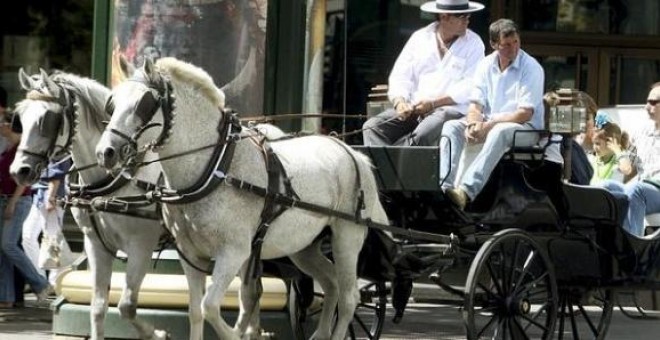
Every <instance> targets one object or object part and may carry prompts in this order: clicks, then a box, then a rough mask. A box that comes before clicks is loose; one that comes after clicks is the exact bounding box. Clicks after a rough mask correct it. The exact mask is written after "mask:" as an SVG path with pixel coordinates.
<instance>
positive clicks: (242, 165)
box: [159, 115, 265, 189]
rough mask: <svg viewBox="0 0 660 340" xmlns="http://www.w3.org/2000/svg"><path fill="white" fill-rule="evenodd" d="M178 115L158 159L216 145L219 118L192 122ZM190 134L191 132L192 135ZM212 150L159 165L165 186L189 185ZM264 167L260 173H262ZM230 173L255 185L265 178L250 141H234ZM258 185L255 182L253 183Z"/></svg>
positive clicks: (194, 180) (207, 160)
mask: <svg viewBox="0 0 660 340" xmlns="http://www.w3.org/2000/svg"><path fill="white" fill-rule="evenodd" d="M183 120H184V119H183V117H181V116H177V123H176V124H175V126H174V129H173V131H172V137H171V138H170V140H169V142H168V143H167V144H166V145H165V146H164V147H163V148H162V149H161V150H160V152H159V156H160V157H161V158H164V157H168V156H172V155H178V154H181V153H185V152H188V151H191V150H193V149H195V148H198V147H201V146H206V145H211V144H214V143H217V142H218V136H219V134H218V132H217V125H218V122H219V120H220V116H219V115H218V116H215V117H213V116H210V115H207V116H206V117H202V116H196V117H195V119H188V120H186V121H187V123H185V124H184V123H183V122H182V121H183ZM191 131H194V133H192V132H191ZM213 150H214V148H208V149H205V150H203V151H198V152H194V153H191V154H187V155H185V156H182V157H177V158H174V159H171V160H166V161H164V162H162V167H163V172H164V174H165V177H166V178H167V180H168V184H169V185H170V187H172V188H173V189H181V188H185V187H189V186H191V185H192V184H193V183H195V182H196V181H197V180H198V179H199V178H200V177H201V176H203V175H204V171H205V170H206V167H207V165H208V163H209V160H210V159H211V157H212V153H213ZM261 168H263V171H261ZM230 173H232V174H236V176H237V177H241V178H243V179H246V180H251V181H253V182H258V183H260V184H262V183H261V180H263V179H264V178H265V175H264V174H265V165H264V161H263V156H261V153H260V151H259V149H258V148H257V147H256V146H255V145H254V143H252V141H250V140H249V139H242V140H240V141H238V142H236V147H235V149H234V154H233V158H232V161H231V166H230ZM255 184H257V183H255Z"/></svg>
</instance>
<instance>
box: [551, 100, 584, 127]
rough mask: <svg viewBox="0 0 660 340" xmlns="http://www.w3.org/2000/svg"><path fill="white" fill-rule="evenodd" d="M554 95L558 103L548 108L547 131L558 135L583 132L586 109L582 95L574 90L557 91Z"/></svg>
mask: <svg viewBox="0 0 660 340" xmlns="http://www.w3.org/2000/svg"><path fill="white" fill-rule="evenodd" d="M556 93H557V95H558V101H557V103H556V104H555V105H552V106H550V112H549V126H548V129H549V130H550V131H551V132H553V133H559V134H577V133H580V132H584V131H585V130H586V124H587V123H586V122H587V108H586V106H585V101H584V99H583V98H582V93H581V92H580V91H578V90H574V89H559V90H557V91H556Z"/></svg>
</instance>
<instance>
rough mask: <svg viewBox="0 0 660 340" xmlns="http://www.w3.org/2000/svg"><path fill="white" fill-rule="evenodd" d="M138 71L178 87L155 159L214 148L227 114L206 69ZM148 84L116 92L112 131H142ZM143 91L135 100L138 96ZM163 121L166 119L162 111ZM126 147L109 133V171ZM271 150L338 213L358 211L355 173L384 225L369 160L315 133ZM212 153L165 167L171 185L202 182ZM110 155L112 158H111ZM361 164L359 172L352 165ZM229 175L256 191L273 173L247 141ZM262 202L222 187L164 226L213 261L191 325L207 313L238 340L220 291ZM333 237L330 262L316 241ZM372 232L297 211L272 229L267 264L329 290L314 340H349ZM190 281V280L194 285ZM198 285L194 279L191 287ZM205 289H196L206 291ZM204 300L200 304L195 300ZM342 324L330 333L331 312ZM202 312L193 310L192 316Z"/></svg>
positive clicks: (188, 250) (302, 189) (239, 261)
mask: <svg viewBox="0 0 660 340" xmlns="http://www.w3.org/2000/svg"><path fill="white" fill-rule="evenodd" d="M141 72H144V73H145V74H146V75H147V77H149V78H150V79H156V78H158V77H161V76H163V77H165V78H166V79H169V80H170V81H171V83H172V86H173V89H174V90H173V93H174V95H175V96H176V102H175V103H176V114H177V115H176V118H175V124H174V128H173V131H172V137H171V138H170V140H169V142H168V143H166V144H165V145H164V146H163V147H162V148H161V149H160V150H159V155H160V156H161V157H166V156H168V155H173V154H177V153H180V152H185V151H187V150H191V149H193V148H196V147H200V146H203V145H208V144H210V143H212V142H215V141H216V140H217V136H218V133H217V131H216V127H217V125H218V122H219V121H220V119H222V113H221V112H220V111H219V110H218V109H217V108H218V106H219V105H218V103H219V101H218V98H216V97H214V96H213V92H214V91H212V90H210V89H211V86H212V81H211V79H210V77H209V76H208V75H207V74H206V73H205V72H204V71H203V70H201V69H199V68H197V67H195V66H192V65H190V64H187V63H184V62H181V61H178V60H176V59H173V58H164V59H161V60H159V61H158V63H157V65H156V66H155V67H154V65H153V64H151V63H150V62H147V63H145V66H144V67H143V68H142V70H141ZM145 90H146V87H145V85H144V84H141V83H138V82H134V81H127V82H124V83H122V84H121V85H119V86H118V87H117V88H115V90H114V91H113V96H114V98H115V112H114V114H113V116H112V120H111V122H110V124H109V127H111V128H114V129H116V130H118V131H121V132H122V133H124V134H127V135H132V134H133V133H134V132H135V131H137V129H138V128H139V125H140V122H139V119H135V118H134V116H133V112H132V110H134V108H135V107H136V106H135V104H136V103H135V101H136V100H139V99H140V96H141V94H142V93H144V91H145ZM136 94H137V95H136ZM156 116H158V117H160V116H161V115H160V114H156ZM125 143H126V141H125V140H123V139H121V138H119V137H117V135H114V134H111V133H108V132H106V133H105V134H104V135H103V137H102V138H101V141H100V142H99V144H98V145H97V157H98V159H99V163H100V164H104V165H105V166H109V167H110V166H113V165H114V164H115V163H116V162H117V161H118V160H119V159H118V156H117V153H113V152H111V153H109V152H108V150H120V149H121V148H122V146H123V145H125ZM271 146H272V148H273V150H274V151H275V152H276V154H277V155H278V156H279V157H280V158H281V160H282V162H283V165H284V167H285V169H286V171H287V174H288V176H289V177H290V178H291V181H292V185H293V188H294V190H295V191H296V193H297V194H298V195H299V197H300V198H301V199H302V200H303V201H306V202H310V203H315V204H318V205H321V206H324V207H328V208H332V209H336V210H338V211H342V212H347V213H354V212H355V211H356V205H357V202H358V194H359V191H358V189H359V188H358V185H357V183H356V171H357V172H359V176H360V179H361V189H362V190H364V195H365V196H364V197H365V203H366V208H365V209H364V210H363V211H362V214H363V216H364V217H368V218H372V219H373V220H374V221H376V222H380V223H387V217H386V215H385V212H384V210H383V208H382V206H381V205H380V202H379V199H378V191H377V187H376V182H375V179H374V177H373V174H372V170H371V168H370V164H369V162H368V159H367V158H366V157H364V156H362V155H361V154H359V153H357V152H355V151H353V150H352V149H350V147H347V146H345V145H344V144H343V143H341V142H339V141H337V140H333V139H331V138H329V137H323V136H310V137H301V138H296V139H290V140H285V141H279V142H274V143H272V144H271ZM210 153H211V151H210V150H209V151H202V152H197V153H194V154H190V155H186V156H184V157H179V158H176V159H173V160H169V161H164V162H162V166H163V171H164V174H165V177H166V180H167V181H166V182H167V185H168V186H169V187H170V188H174V189H177V188H185V187H187V186H189V185H191V184H192V183H193V182H195V181H196V180H197V178H198V177H199V176H201V174H202V171H203V168H204V166H205V165H206V162H207V161H208V159H209V157H210ZM109 154H114V156H115V157H112V159H108V158H110V157H107V155H109ZM356 167H357V168H356ZM229 174H230V175H231V176H234V177H238V178H241V179H243V180H246V181H248V182H250V183H252V184H255V185H259V186H263V187H266V186H267V175H266V168H265V164H264V158H263V155H262V153H261V151H260V149H259V148H258V147H257V146H256V144H255V143H254V142H253V141H252V140H251V139H249V138H247V139H242V140H240V141H239V142H237V145H236V150H235V153H234V158H233V160H232V162H231V168H230V170H229ZM263 206H264V200H263V199H262V198H261V197H259V196H256V195H254V194H251V193H248V192H246V191H241V190H239V189H235V188H233V187H229V186H226V185H223V186H221V187H219V188H218V189H216V190H215V191H214V192H212V193H211V194H209V195H208V196H206V197H204V198H203V199H201V200H199V201H197V202H194V203H192V204H185V205H179V206H176V210H174V211H171V210H170V214H169V215H168V219H167V220H166V222H167V223H168V227H169V228H170V230H171V231H172V232H173V233H174V234H175V236H176V239H177V243H178V245H179V247H180V249H182V250H183V251H184V253H185V254H186V256H188V257H189V258H193V259H197V260H199V261H208V259H210V258H215V259H217V261H216V262H215V267H214V268H213V284H212V285H211V286H210V287H209V290H208V291H207V292H206V294H205V295H204V298H203V300H201V299H200V300H198V301H197V300H195V299H193V297H192V295H191V307H190V308H191V309H190V311H191V318H193V317H194V316H193V315H199V317H200V321H201V315H203V316H204V317H205V318H206V320H207V321H209V322H210V324H211V325H212V326H213V327H214V329H215V331H216V332H217V333H218V335H219V337H220V338H222V339H233V338H237V334H236V333H235V332H234V331H232V329H231V328H230V327H229V326H228V325H227V324H226V323H225V322H224V321H223V320H222V318H221V317H220V314H219V313H218V311H219V308H220V304H221V302H222V298H223V296H224V292H225V290H226V289H227V287H228V285H229V283H230V282H231V280H232V279H233V278H234V276H236V274H237V273H238V272H239V269H240V268H241V267H242V266H243V264H244V263H245V261H246V260H247V259H248V257H249V255H250V250H251V242H252V238H253V236H254V235H255V232H256V229H257V227H258V224H259V215H260V213H261V211H262V208H263ZM326 226H330V228H331V230H332V237H331V242H332V251H333V258H334V263H333V262H331V261H329V260H328V259H327V258H325V257H324V256H323V254H322V253H321V252H320V250H319V247H318V246H317V244H318V243H317V244H315V245H313V244H312V243H313V241H314V239H315V237H316V236H317V235H319V234H320V233H321V231H322V230H323V229H324V228H325V227H326ZM365 235H366V227H365V226H362V225H359V224H356V223H354V222H352V221H347V220H343V219H339V218H336V217H331V216H327V215H323V214H318V213H313V212H310V211H306V210H301V209H298V208H291V209H288V210H287V211H286V212H284V213H283V214H282V215H281V216H280V217H278V218H277V220H275V222H274V223H273V224H272V225H271V227H270V229H269V231H268V234H267V235H266V237H265V241H264V244H263V251H262V257H263V258H264V259H268V258H276V257H282V256H289V257H290V258H291V259H292V260H293V262H294V263H295V264H296V265H297V266H298V267H299V268H300V269H301V270H303V271H304V272H306V273H308V274H310V275H311V276H312V277H314V278H315V279H316V280H317V281H318V282H319V284H320V285H321V287H322V288H323V290H324V293H325V300H324V305H323V312H322V316H321V320H320V322H319V325H318V327H317V330H316V332H315V334H314V338H315V339H335V340H338V339H343V338H344V336H345V334H346V331H347V328H348V324H349V322H350V321H351V320H352V317H353V312H354V310H355V307H356V305H357V303H358V291H357V284H356V279H357V277H356V276H357V274H356V266H357V257H358V253H359V252H360V249H361V248H362V243H363V241H364V237H365ZM189 279H190V278H189ZM198 285H199V284H197V285H196V284H193V283H192V282H190V286H191V294H192V293H193V287H194V286H198ZM202 290H203V287H201V288H197V289H195V291H196V292H197V291H199V292H201V291H202ZM197 302H199V304H198V305H197V306H194V304H195V303H197ZM337 306H338V315H339V318H338V321H337V323H336V327H334V329H333V327H332V318H333V314H334V311H335V307H337ZM195 307H198V309H197V310H193V309H194V308H195Z"/></svg>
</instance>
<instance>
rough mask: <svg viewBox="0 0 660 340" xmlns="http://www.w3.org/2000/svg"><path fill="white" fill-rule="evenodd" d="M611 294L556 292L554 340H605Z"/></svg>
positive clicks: (569, 290)
mask: <svg viewBox="0 0 660 340" xmlns="http://www.w3.org/2000/svg"><path fill="white" fill-rule="evenodd" d="M612 298H613V293H612V291H611V290H609V289H607V290H595V291H589V292H587V293H585V292H584V291H582V290H577V289H568V288H567V289H560V290H559V311H558V316H557V317H558V319H559V320H557V333H558V335H557V338H558V339H559V340H561V339H571V338H572V339H588V340H591V339H593V340H599V339H604V338H605V334H607V329H608V327H609V325H610V320H611V319H612V310H613V306H614V303H613V299H612Z"/></svg>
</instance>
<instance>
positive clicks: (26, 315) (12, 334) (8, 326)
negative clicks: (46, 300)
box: [0, 294, 53, 340]
mask: <svg viewBox="0 0 660 340" xmlns="http://www.w3.org/2000/svg"><path fill="white" fill-rule="evenodd" d="M51 301H52V300H51ZM52 313H53V312H52V311H51V310H50V308H49V307H48V305H38V304H37V301H36V298H35V297H34V295H33V294H26V296H25V306H24V307H21V308H13V309H0V340H52V338H53V336H52V335H51V323H52V320H53V314H52Z"/></svg>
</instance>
